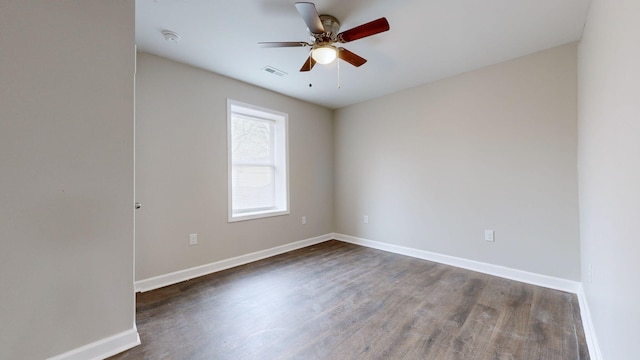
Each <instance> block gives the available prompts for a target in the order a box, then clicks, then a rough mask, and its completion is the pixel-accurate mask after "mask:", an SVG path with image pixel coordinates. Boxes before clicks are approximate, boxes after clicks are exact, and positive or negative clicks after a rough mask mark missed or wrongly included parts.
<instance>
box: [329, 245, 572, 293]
mask: <svg viewBox="0 0 640 360" xmlns="http://www.w3.org/2000/svg"><path fill="white" fill-rule="evenodd" d="M333 237H334V238H335V239H336V240H340V241H344V242H348V243H352V244H356V245H362V246H366V247H370V248H373V249H378V250H384V251H388V252H392V253H396V254H400V255H406V256H411V257H414V258H418V259H423V260H429V261H433V262H437V263H440V264H445V265H451V266H455V267H459V268H463V269H467V270H473V271H477V272H481V273H484V274H489V275H494V276H499V277H502V278H506V279H510V280H516V281H520V282H524V283H527V284H532V285H537V286H542V287H546V288H551V289H555V290H561V291H566V292H571V293H574V294H577V293H578V291H579V290H580V283H579V282H577V281H572V280H567V279H561V278H556V277H553V276H547V275H541V274H536V273H531V272H527V271H522V270H517V269H512V268H508V267H504V266H499V265H493V264H488V263H483V262H479V261H475V260H469V259H463V258H459V257H455V256H449V255H442V254H438V253H433V252H430V251H425V250H419V249H413V248H408V247H404V246H399V245H393V244H387V243H383V242H378V241H372V240H367V239H362V238H358V237H354V236H349V235H343V234H333Z"/></svg>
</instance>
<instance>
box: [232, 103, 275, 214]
mask: <svg viewBox="0 0 640 360" xmlns="http://www.w3.org/2000/svg"><path fill="white" fill-rule="evenodd" d="M273 130H274V123H273V121H271V120H262V119H255V118H249V117H245V116H241V115H234V116H233V118H232V129H231V134H232V135H231V136H232V139H233V140H232V143H233V151H232V153H231V154H232V164H233V169H232V171H233V173H232V183H233V186H232V188H233V190H232V197H233V200H232V201H233V206H234V210H236V211H239V212H241V211H254V210H260V209H272V208H274V207H275V164H274V151H273V150H274V149H273Z"/></svg>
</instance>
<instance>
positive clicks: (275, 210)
mask: <svg viewBox="0 0 640 360" xmlns="http://www.w3.org/2000/svg"><path fill="white" fill-rule="evenodd" d="M234 114H240V115H242V116H248V117H252V118H256V119H258V120H265V121H269V120H270V121H273V122H274V138H273V143H274V151H275V152H276V153H275V154H274V157H275V159H274V168H275V172H274V176H275V181H276V185H275V191H276V193H275V201H276V206H275V207H269V208H264V209H255V211H251V210H249V211H240V212H238V211H236V212H234V211H233V179H232V176H233V161H232V148H231V144H232V136H231V129H232V118H233V115H234ZM288 128H289V115H288V114H287V113H283V112H280V111H275V110H272V109H267V108H263V107H260V106H256V105H251V104H246V103H243V102H240V101H236V100H232V99H227V155H228V159H227V177H228V187H227V194H228V201H227V206H228V211H227V214H228V222H237V221H245V220H253V219H261V218H266V217H272V216H281V215H288V214H289V213H290V210H289V209H290V203H289V198H290V196H289V137H288V136H289V131H288V130H289V129H288ZM279 139H283V140H284V141H279ZM278 162H284V164H281V165H279V164H278ZM282 167H284V170H282ZM280 171H284V174H279V172H280ZM282 197H284V199H283V198H282Z"/></svg>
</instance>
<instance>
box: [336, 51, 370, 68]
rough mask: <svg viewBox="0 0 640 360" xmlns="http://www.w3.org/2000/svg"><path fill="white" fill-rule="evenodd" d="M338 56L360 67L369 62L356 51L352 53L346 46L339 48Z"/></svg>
mask: <svg viewBox="0 0 640 360" xmlns="http://www.w3.org/2000/svg"><path fill="white" fill-rule="evenodd" d="M338 57H339V58H340V59H342V60H344V61H346V62H348V63H349V64H351V65H353V66H355V67H359V66H362V65H364V63H366V62H367V59H365V58H363V57H360V56H358V55H356V54H354V53H352V52H351V51H349V50H347V49H345V48H342V47H341V48H338Z"/></svg>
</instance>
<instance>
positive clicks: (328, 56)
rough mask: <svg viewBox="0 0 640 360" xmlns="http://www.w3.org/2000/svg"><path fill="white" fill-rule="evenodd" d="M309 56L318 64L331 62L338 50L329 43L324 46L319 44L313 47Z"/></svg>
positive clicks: (336, 55)
mask: <svg viewBox="0 0 640 360" xmlns="http://www.w3.org/2000/svg"><path fill="white" fill-rule="evenodd" d="M311 57H312V58H313V60H315V61H316V62H317V63H318V64H323V65H326V64H329V63H331V62H332V61H333V60H335V59H336V58H337V57H338V52H337V50H336V48H335V47H333V46H331V45H326V46H321V47H317V48H315V49H313V50H312V51H311Z"/></svg>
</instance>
